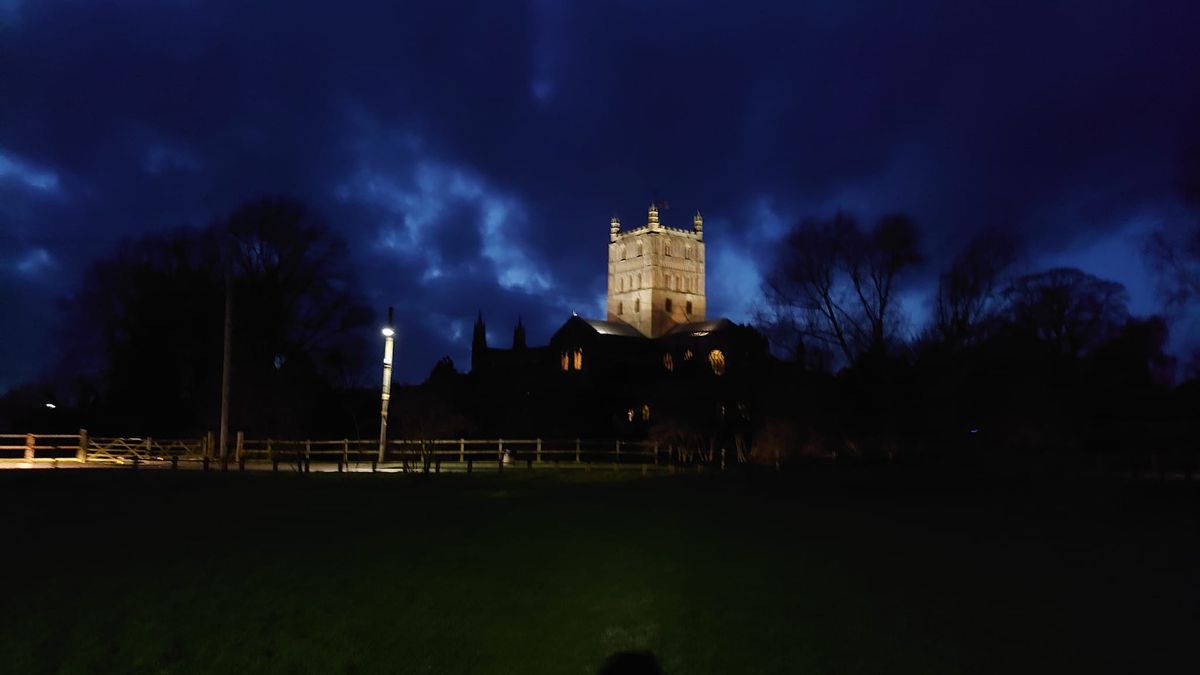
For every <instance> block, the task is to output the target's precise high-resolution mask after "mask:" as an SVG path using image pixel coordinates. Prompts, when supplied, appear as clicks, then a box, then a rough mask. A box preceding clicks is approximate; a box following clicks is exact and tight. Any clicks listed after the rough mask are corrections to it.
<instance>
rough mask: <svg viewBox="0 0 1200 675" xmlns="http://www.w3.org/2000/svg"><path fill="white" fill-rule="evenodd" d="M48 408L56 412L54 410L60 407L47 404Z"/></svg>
mask: <svg viewBox="0 0 1200 675" xmlns="http://www.w3.org/2000/svg"><path fill="white" fill-rule="evenodd" d="M46 407H47V408H49V409H51V410H54V409H55V408H57V407H58V406H56V405H54V404H53V403H47V404H46Z"/></svg>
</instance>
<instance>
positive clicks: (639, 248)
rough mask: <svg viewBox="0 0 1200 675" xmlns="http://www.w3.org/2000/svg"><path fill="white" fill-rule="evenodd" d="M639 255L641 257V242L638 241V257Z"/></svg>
mask: <svg viewBox="0 0 1200 675" xmlns="http://www.w3.org/2000/svg"><path fill="white" fill-rule="evenodd" d="M641 255H642V242H640V241H639V242H638V257H641Z"/></svg>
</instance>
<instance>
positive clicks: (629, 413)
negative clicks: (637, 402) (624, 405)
mask: <svg viewBox="0 0 1200 675" xmlns="http://www.w3.org/2000/svg"><path fill="white" fill-rule="evenodd" d="M625 417H626V419H628V420H629V421H630V422H632V421H633V408H630V409H629V411H628V412H626V413H625Z"/></svg>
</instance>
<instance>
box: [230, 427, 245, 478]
mask: <svg viewBox="0 0 1200 675" xmlns="http://www.w3.org/2000/svg"><path fill="white" fill-rule="evenodd" d="M235 443H236V445H235V447H234V450H233V451H234V454H236V455H237V463H238V471H245V470H246V437H245V434H244V432H241V431H239V432H237V440H236V441H235Z"/></svg>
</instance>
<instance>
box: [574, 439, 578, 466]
mask: <svg viewBox="0 0 1200 675" xmlns="http://www.w3.org/2000/svg"><path fill="white" fill-rule="evenodd" d="M575 463H576V464H578V463H579V439H578V438H576V439H575Z"/></svg>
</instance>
